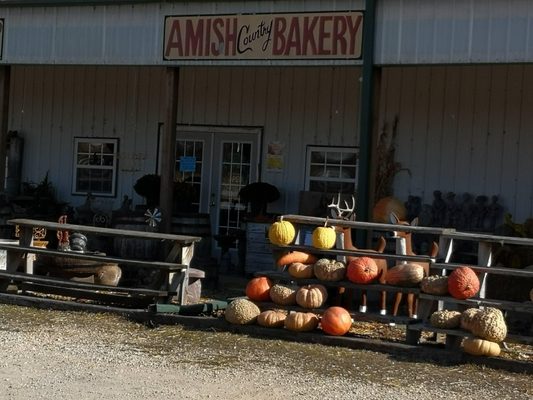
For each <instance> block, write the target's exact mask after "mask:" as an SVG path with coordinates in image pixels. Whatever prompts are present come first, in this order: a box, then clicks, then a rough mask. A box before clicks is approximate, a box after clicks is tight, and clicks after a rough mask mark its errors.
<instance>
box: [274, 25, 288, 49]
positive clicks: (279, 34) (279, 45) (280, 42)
mask: <svg viewBox="0 0 533 400" xmlns="http://www.w3.org/2000/svg"><path fill="white" fill-rule="evenodd" d="M286 28H287V21H286V20H285V18H274V40H273V42H272V54H273V55H275V56H279V55H281V54H283V50H284V49H285V36H284V32H285V29H286Z"/></svg>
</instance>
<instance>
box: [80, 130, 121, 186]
mask: <svg viewBox="0 0 533 400" xmlns="http://www.w3.org/2000/svg"><path fill="white" fill-rule="evenodd" d="M74 149H75V158H74V171H75V172H74V174H73V187H74V189H73V193H74V194H88V193H91V194H93V195H100V196H114V195H115V186H116V185H115V183H116V176H117V154H118V139H101V138H75V142H74Z"/></svg>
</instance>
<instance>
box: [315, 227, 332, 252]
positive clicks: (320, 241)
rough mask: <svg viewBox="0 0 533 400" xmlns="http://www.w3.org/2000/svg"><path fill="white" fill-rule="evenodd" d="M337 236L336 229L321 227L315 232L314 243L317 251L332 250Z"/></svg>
mask: <svg viewBox="0 0 533 400" xmlns="http://www.w3.org/2000/svg"><path fill="white" fill-rule="evenodd" d="M336 241H337V234H336V233H335V229H333V228H332V227H328V226H319V227H317V228H315V230H314V231H313V237H312V243H313V247H316V248H317V249H325V250H327V249H331V248H333V247H334V246H335V242H336Z"/></svg>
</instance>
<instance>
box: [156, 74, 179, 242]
mask: <svg viewBox="0 0 533 400" xmlns="http://www.w3.org/2000/svg"><path fill="white" fill-rule="evenodd" d="M166 77H167V110H166V118H165V126H164V127H163V140H162V141H161V143H162V154H161V158H162V159H161V189H160V195H159V199H160V207H161V226H160V230H161V231H162V232H166V233H168V232H170V231H171V226H172V211H173V204H174V196H173V194H174V193H173V192H174V191H173V190H172V187H173V185H174V168H175V164H176V160H175V158H176V123H177V114H178V89H179V68H177V67H169V68H167V71H166Z"/></svg>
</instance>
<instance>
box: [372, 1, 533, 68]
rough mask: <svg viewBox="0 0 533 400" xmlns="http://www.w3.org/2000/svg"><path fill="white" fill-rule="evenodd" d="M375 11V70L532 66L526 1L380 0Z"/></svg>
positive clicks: (531, 10) (530, 5) (532, 12)
mask: <svg viewBox="0 0 533 400" xmlns="http://www.w3.org/2000/svg"><path fill="white" fill-rule="evenodd" d="M377 5H378V6H377V21H376V25H377V29H376V46H375V62H376V63H377V64H385V65H386V64H443V63H516V62H532V61H533V2H532V1H531V0H451V1H442V0H389V1H387V0H384V1H378V2H377Z"/></svg>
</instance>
